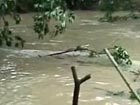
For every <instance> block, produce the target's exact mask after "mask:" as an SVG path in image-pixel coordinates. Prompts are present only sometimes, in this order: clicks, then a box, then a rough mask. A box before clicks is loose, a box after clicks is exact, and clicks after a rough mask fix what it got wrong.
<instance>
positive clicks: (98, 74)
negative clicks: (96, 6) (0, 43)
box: [0, 12, 140, 105]
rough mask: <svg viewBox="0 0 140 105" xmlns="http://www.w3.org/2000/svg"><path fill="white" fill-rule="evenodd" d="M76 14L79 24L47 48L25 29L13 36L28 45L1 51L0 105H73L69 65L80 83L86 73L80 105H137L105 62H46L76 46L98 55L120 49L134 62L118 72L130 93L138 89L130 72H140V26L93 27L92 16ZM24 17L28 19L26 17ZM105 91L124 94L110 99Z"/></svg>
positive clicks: (77, 57)
mask: <svg viewBox="0 0 140 105" xmlns="http://www.w3.org/2000/svg"><path fill="white" fill-rule="evenodd" d="M77 14H78V16H79V17H77V18H78V19H77V21H76V22H75V24H73V25H72V26H70V27H69V29H68V30H67V31H66V33H65V35H64V34H62V35H60V36H58V37H56V38H54V39H52V40H50V41H48V42H46V40H45V39H44V40H42V41H39V40H38V39H35V38H34V37H33V36H31V34H33V31H31V30H30V29H29V28H28V29H25V30H22V29H16V30H15V33H20V32H21V34H23V36H24V37H25V39H26V40H27V43H26V46H25V48H24V49H22V50H21V49H10V48H1V49H0V54H1V56H0V105H71V102H72V93H73V87H74V83H73V78H72V73H71V70H70V67H71V66H73V65H75V66H76V67H77V72H78V76H79V78H80V77H83V76H84V75H86V74H89V73H90V74H91V76H92V78H91V79H90V80H88V81H87V82H86V83H84V84H83V85H82V86H81V92H80V99H79V105H138V103H137V102H136V101H134V100H130V99H129V96H130V94H129V90H128V88H127V87H126V85H125V84H124V82H123V81H122V79H121V78H120V76H119V75H118V73H117V71H116V70H115V69H114V68H113V67H112V65H111V63H110V62H109V60H108V59H107V57H106V56H101V57H95V58H88V57H87V56H88V53H87V52H83V53H79V52H76V53H69V54H66V55H63V56H56V57H48V56H47V55H48V54H50V53H52V52H56V51H61V50H65V49H67V48H72V47H75V46H77V45H89V48H91V49H96V50H98V51H100V50H101V49H103V48H104V47H110V46H111V45H115V44H119V45H122V46H124V47H125V48H126V49H128V52H130V55H131V56H132V58H133V59H135V60H134V61H133V65H132V66H129V67H122V69H123V70H124V73H125V74H126V76H127V77H128V79H129V80H130V82H131V83H132V85H133V86H134V88H135V89H137V88H139V81H138V82H134V81H133V79H134V76H133V75H132V73H131V72H129V71H131V70H137V69H138V68H140V62H139V61H140V56H139V53H140V49H139V46H138V45H139V44H140V39H139V31H138V30H136V29H135V30H134V29H133V28H134V27H135V26H138V23H139V20H137V21H136V20H135V21H132V20H130V21H128V22H124V23H123V22H121V23H113V24H109V23H100V22H98V21H96V20H95V19H96V18H97V17H96V16H94V15H93V13H92V12H88V14H89V15H87V13H84V12H77ZM96 14H98V13H96ZM23 16H25V17H28V18H29V16H28V15H26V14H25V15H23ZM25 23H26V22H25ZM23 24H24V23H23ZM25 33H26V34H25ZM132 35H134V37H135V38H134V37H132ZM116 39H118V40H117V41H115V40H116ZM42 43H43V44H42ZM40 56H41V57H40ZM60 58H61V59H60ZM108 91H109V92H121V91H124V93H125V94H124V95H123V96H121V97H120V96H112V95H107V92H108Z"/></svg>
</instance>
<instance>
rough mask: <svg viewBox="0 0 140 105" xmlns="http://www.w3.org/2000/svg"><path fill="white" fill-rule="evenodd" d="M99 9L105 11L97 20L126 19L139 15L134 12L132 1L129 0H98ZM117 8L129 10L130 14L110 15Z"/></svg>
mask: <svg viewBox="0 0 140 105" xmlns="http://www.w3.org/2000/svg"><path fill="white" fill-rule="evenodd" d="M99 7H100V10H102V11H104V12H105V15H104V17H102V18H100V19H99V20H100V21H102V22H114V21H117V20H127V19H128V18H131V19H139V18H140V16H139V15H138V14H135V11H136V9H135V6H134V2H132V1H131V0H100V3H99ZM118 10H129V11H130V15H128V16H112V15H113V13H114V12H115V11H118Z"/></svg>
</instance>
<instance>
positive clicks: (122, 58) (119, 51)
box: [112, 46, 132, 65]
mask: <svg viewBox="0 0 140 105" xmlns="http://www.w3.org/2000/svg"><path fill="white" fill-rule="evenodd" d="M114 48H115V51H114V52H113V53H112V55H113V57H114V59H115V61H116V62H117V63H118V64H123V63H125V64H128V65H131V64H132V61H131V59H130V56H129V54H128V53H127V51H126V50H125V49H124V48H122V47H121V46H115V47H114Z"/></svg>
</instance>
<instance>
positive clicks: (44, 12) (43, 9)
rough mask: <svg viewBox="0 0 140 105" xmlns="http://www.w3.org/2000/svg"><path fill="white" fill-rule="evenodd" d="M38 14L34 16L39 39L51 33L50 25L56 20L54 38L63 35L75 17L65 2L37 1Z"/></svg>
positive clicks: (55, 0)
mask: <svg viewBox="0 0 140 105" xmlns="http://www.w3.org/2000/svg"><path fill="white" fill-rule="evenodd" d="M34 2H35V5H34V6H35V9H36V10H37V14H36V15H35V16H34V30H35V32H36V33H38V35H39V39H40V38H41V39H42V38H43V37H44V35H46V34H47V33H49V31H50V29H49V23H50V21H51V20H55V23H56V24H55V25H54V27H55V33H54V36H56V35H58V34H59V33H62V32H63V31H64V30H65V29H66V27H67V23H68V22H73V20H74V19H75V16H74V14H73V13H72V12H70V11H68V10H67V7H66V3H65V1H64V0H45V1H44V0H35V1H34Z"/></svg>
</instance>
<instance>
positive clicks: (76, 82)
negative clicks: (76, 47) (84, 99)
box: [71, 66, 91, 105]
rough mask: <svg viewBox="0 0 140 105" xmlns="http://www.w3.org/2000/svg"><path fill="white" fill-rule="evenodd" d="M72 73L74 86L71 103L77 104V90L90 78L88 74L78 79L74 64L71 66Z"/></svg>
mask: <svg viewBox="0 0 140 105" xmlns="http://www.w3.org/2000/svg"><path fill="white" fill-rule="evenodd" d="M71 70H72V75H73V79H74V83H75V87H74V94H73V102H72V105H78V98H79V92H80V85H81V84H82V83H84V82H85V81H87V80H88V79H90V78H91V76H90V74H88V75H86V76H85V77H83V78H81V79H78V76H77V73H76V69H75V67H74V66H72V67H71Z"/></svg>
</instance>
